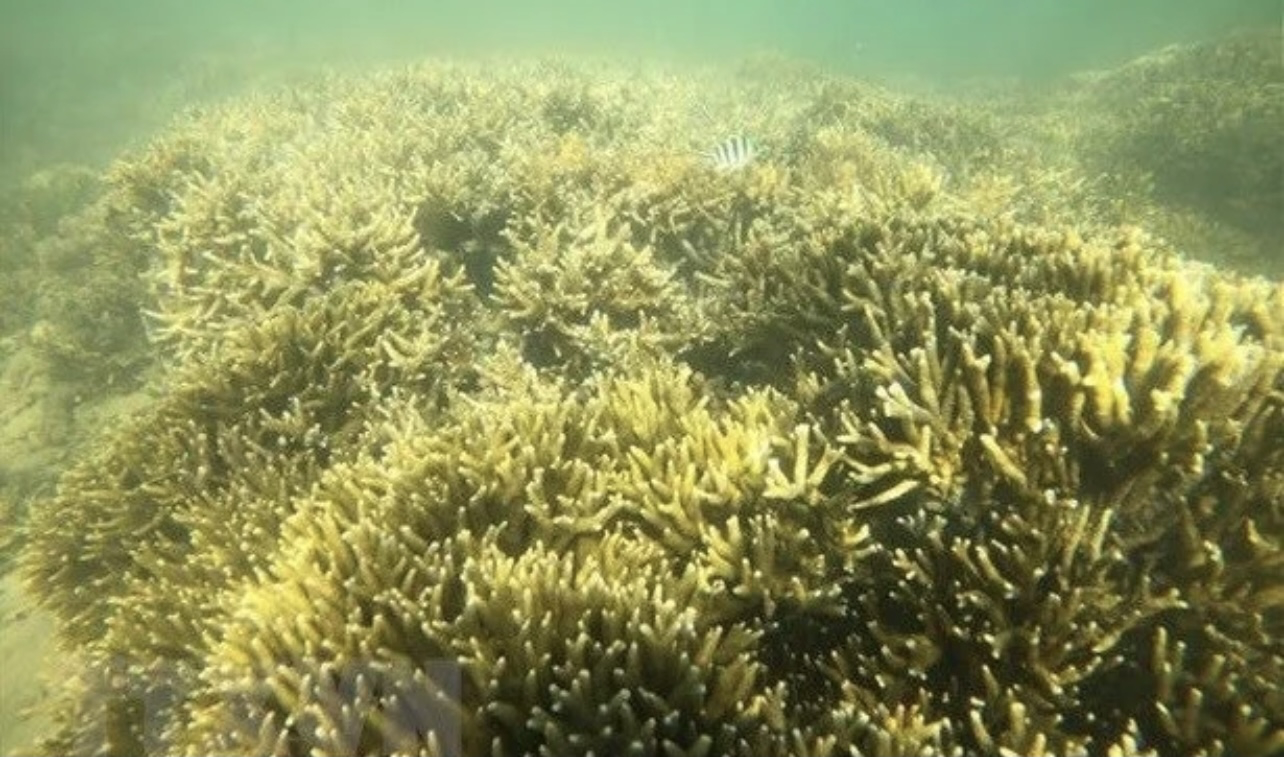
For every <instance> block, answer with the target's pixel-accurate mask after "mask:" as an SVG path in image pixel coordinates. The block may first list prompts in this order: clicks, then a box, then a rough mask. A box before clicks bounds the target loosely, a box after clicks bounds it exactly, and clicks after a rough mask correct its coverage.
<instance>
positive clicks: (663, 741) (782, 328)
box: [21, 63, 1284, 755]
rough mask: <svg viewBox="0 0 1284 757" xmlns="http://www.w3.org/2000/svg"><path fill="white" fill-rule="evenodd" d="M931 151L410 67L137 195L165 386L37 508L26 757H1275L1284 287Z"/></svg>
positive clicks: (219, 131)
mask: <svg viewBox="0 0 1284 757" xmlns="http://www.w3.org/2000/svg"><path fill="white" fill-rule="evenodd" d="M729 90H734V91H738V92H740V93H741V94H740V95H739V96H737V97H736V98H735V101H734V102H725V101H723V100H720V99H719V98H718V97H717V96H716V95H713V94H711V93H716V92H726V91H729ZM737 103H754V104H755V105H756V107H754V108H747V107H744V106H743V105H738V104H737ZM706 112H708V113H713V114H715V115H717V116H721V117H725V118H728V119H731V118H735V119H738V123H737V126H738V127H739V128H740V129H741V130H743V131H746V132H752V133H754V134H755V135H756V137H755V139H756V140H758V141H760V142H761V144H763V145H764V146H765V148H766V149H765V150H764V156H765V157H764V159H762V160H759V161H757V162H755V163H754V164H752V165H750V166H747V167H746V168H745V169H744V170H742V171H737V172H728V173H720V172H717V171H713V170H711V169H710V168H709V167H708V166H706V165H705V164H704V163H703V162H702V161H701V160H700V158H699V150H698V148H699V147H700V143H701V140H702V139H703V138H704V137H705V136H707V135H704V134H702V129H706V128H707V125H705V124H704V123H703V122H702V121H700V120H699V118H697V117H698V116H700V115H701V114H703V113H706ZM906 114H911V115H906ZM915 114H917V115H915ZM921 116H922V113H921V111H915V109H914V108H912V107H910V106H909V105H907V104H906V103H904V102H902V101H900V100H898V99H897V98H896V97H895V96H893V95H891V94H889V93H884V92H880V91H876V90H873V89H872V88H868V87H864V86H863V85H862V86H857V85H853V84H849V83H845V82H841V81H834V80H828V79H826V77H823V76H819V75H813V74H811V73H807V72H796V71H791V72H786V73H785V74H781V76H780V77H773V76H771V75H763V73H762V71H757V72H756V73H755V71H754V70H751V69H746V70H744V71H741V72H739V73H738V74H736V76H735V77H733V78H731V79H722V78H717V76H716V75H714V74H709V75H708V80H707V81H706V80H702V79H700V78H699V77H693V78H678V77H673V76H670V75H666V74H657V73H654V72H643V73H637V72H630V73H629V74H628V75H625V73H624V72H619V71H613V70H609V69H607V70H598V71H594V72H591V73H590V72H589V71H587V70H586V69H583V68H580V67H577V66H575V65H571V64H564V63H558V64H522V65H509V66H490V67H488V68H481V67H476V68H474V67H469V66H464V65H447V64H424V65H421V66H417V67H414V68H410V69H407V70H405V71H400V72H393V73H387V74H382V75H376V76H372V77H367V78H357V79H327V80H325V81H322V82H318V83H317V84H316V85H315V86H314V87H312V88H303V89H298V90H294V91H289V92H281V93H277V94H274V95H261V96H257V97H253V98H248V99H245V100H242V101H238V102H233V103H230V104H227V105H225V106H222V107H219V108H215V109H213V110H211V111H209V112H205V113H200V114H196V115H194V116H193V117H191V118H190V119H189V120H187V121H185V122H183V123H182V124H180V125H178V126H176V127H175V128H174V129H173V130H172V131H171V132H169V133H167V134H165V135H162V136H161V137H159V138H158V139H157V140H156V141H155V142H154V143H153V144H151V145H150V146H149V147H148V148H147V149H145V150H144V151H142V152H141V153H140V154H138V155H135V156H133V157H130V158H128V159H125V160H123V161H122V162H120V163H119V164H118V165H117V166H115V167H114V168H113V170H112V171H111V172H110V174H109V176H108V177H107V187H106V190H105V193H104V196H103V198H102V199H101V200H100V201H99V205H98V206H96V207H98V208H99V211H97V212H101V213H102V215H100V216H95V217H96V218H98V219H99V220H98V225H97V226H96V228H98V229H99V233H101V234H103V235H106V237H105V239H107V240H119V239H126V238H127V239H130V240H134V241H135V243H136V244H137V245H138V246H139V248H140V249H141V251H142V254H143V255H144V257H145V259H146V260H147V261H148V263H147V270H146V272H145V274H144V276H145V281H146V288H147V290H148V295H147V309H148V319H149V323H150V330H151V332H152V335H153V337H154V339H155V344H156V347H157V349H158V350H159V351H160V357H159V358H158V359H159V360H161V361H162V362H163V364H164V365H165V366H166V367H165V371H164V378H163V383H162V385H161V386H160V388H159V389H158V392H159V396H158V398H157V400H156V401H155V402H154V403H153V404H152V405H151V406H150V407H149V408H148V409H146V410H145V411H144V412H142V413H141V414H139V415H138V416H137V417H136V418H134V419H133V420H132V421H130V422H129V423H127V424H125V425H123V426H122V427H120V428H118V429H116V430H114V431H113V432H112V433H111V434H109V435H108V436H107V437H106V438H105V439H104V440H103V441H102V442H101V443H100V444H99V445H98V447H97V449H96V450H95V452H94V453H93V454H92V455H90V456H88V457H87V458H85V459H83V460H82V461H81V462H79V463H78V464H77V465H76V466H75V467H73V468H72V469H71V470H70V471H69V472H68V473H67V474H66V475H65V476H64V478H63V480H62V482H61V485H60V486H59V489H58V492H57V493H56V494H55V495H54V496H52V497H50V498H49V499H47V500H45V501H43V502H38V503H36V504H34V505H33V506H32V507H31V516H30V523H29V526H28V530H29V534H30V544H28V545H27V546H26V548H25V550H24V552H23V554H22V557H21V563H22V568H23V570H24V572H25V575H26V577H27V579H28V582H29V584H30V585H31V587H32V589H33V590H34V591H35V592H36V593H38V594H39V595H40V596H41V598H42V600H43V601H44V602H45V603H46V604H47V606H49V607H50V608H52V609H53V610H54V611H56V613H57V615H58V617H59V619H60V621H61V629H62V635H63V639H64V641H66V642H67V643H68V644H70V645H72V646H73V647H74V648H75V649H76V652H77V654H78V655H80V657H81V658H82V659H83V661H84V664H83V665H82V666H81V669H82V672H81V674H80V675H78V676H76V677H73V678H72V679H71V680H69V681H67V682H65V685H64V686H63V690H62V693H61V711H62V717H63V721H62V724H61V727H60V728H59V729H58V731H57V732H56V733H53V734H51V735H50V737H49V739H48V740H47V742H46V743H45V744H44V749H45V750H46V751H47V752H49V753H51V754H79V753H86V754H88V753H95V754H143V753H147V754H191V755H203V754H216V753H217V754H281V755H305V754H310V755H349V754H379V753H395V754H421V755H451V754H487V753H488V754H493V755H516V754H531V755H534V754H547V755H570V754H590V753H591V754H635V755H646V754H666V755H679V754H686V755H710V754H745V755H758V754H785V753H788V754H809V755H838V754H868V755H898V754H967V753H1003V754H1029V755H1033V754H1084V753H1087V754H1102V755H1105V754H1137V753H1143V752H1146V753H1156V754H1235V755H1247V754H1269V753H1278V752H1279V751H1280V750H1281V749H1284V698H1282V697H1281V695H1280V693H1279V692H1280V691H1281V690H1284V646H1282V644H1284V641H1282V640H1284V552H1282V551H1281V549H1282V547H1284V545H1282V544H1281V539H1282V538H1284V286H1282V285H1280V284H1278V283H1270V282H1267V281H1265V280H1261V279H1249V278H1243V277H1240V276H1236V275H1234V274H1231V273H1226V272H1221V271H1217V270H1215V269H1212V268H1209V267H1207V266H1204V265H1201V264H1198V263H1195V262H1192V261H1190V260H1187V259H1185V258H1182V257H1180V256H1179V255H1178V254H1176V253H1174V252H1173V251H1172V250H1171V249H1170V248H1169V247H1167V246H1166V245H1163V244H1161V243H1159V242H1158V241H1156V240H1155V239H1153V238H1152V237H1150V236H1148V235H1147V234H1146V233H1145V232H1144V231H1143V230H1141V229H1139V228H1136V227H1131V226H1118V225H1113V224H1111V223H1108V222H1107V219H1103V218H1092V219H1090V220H1085V221H1084V222H1082V223H1076V222H1075V219H1074V218H1073V217H1066V218H1061V219H1060V220H1059V221H1055V222H1054V221H1046V222H1044V221H1040V222H1037V223H1036V222H1032V221H1031V220H1030V218H1027V217H1022V216H1018V215H1014V214H1010V213H1002V212H991V209H990V208H989V207H988V206H986V205H985V203H983V202H981V200H980V199H978V198H979V197H980V194H979V191H980V190H978V189H977V187H978V185H977V184H976V183H975V182H972V180H971V179H970V178H969V179H967V180H966V181H964V180H960V179H958V178H957V177H955V178H951V171H950V170H949V169H948V166H949V165H950V161H951V160H957V159H958V155H957V153H954V154H950V153H949V148H941V146H940V145H934V146H930V147H934V148H936V149H945V150H946V153H945V154H934V153H932V152H931V149H929V146H926V145H909V144H905V143H901V144H896V143H895V142H896V140H895V138H894V137H895V134H896V133H898V132H897V131H896V129H895V124H896V123H897V119H898V118H900V119H902V120H901V122H900V123H902V124H903V125H904V126H905V128H910V127H911V126H912V125H913V123H914V121H913V119H914V118H919V117H921ZM906 119H908V120H906ZM871 124H877V125H878V128H871V126H870V125H871ZM984 124H985V119H984V118H978V119H977V120H975V121H974V122H970V123H967V124H965V126H967V128H969V129H973V130H974V131H975V134H974V135H973V136H972V137H968V136H967V135H966V134H964V135H962V136H960V135H959V133H958V132H957V131H951V132H949V135H952V136H949V135H947V136H948V137H949V138H948V139H946V141H947V142H950V143H955V142H957V143H960V144H961V143H964V142H966V143H967V144H966V145H965V146H963V147H959V148H958V149H959V150H975V149H981V148H979V147H977V145H976V144H974V143H973V142H974V141H975V140H982V141H984V140H985V139H989V138H990V137H987V136H986V135H985V131H984V128H983V126H984ZM942 128H944V127H942ZM971 133H972V132H968V134H971ZM929 136H930V135H929ZM986 149H989V148H986ZM951 155H953V157H951ZM1046 199H1048V206H1049V207H1051V206H1056V207H1058V208H1060V207H1065V206H1064V205H1057V203H1056V198H1055V197H1051V198H1046ZM1041 201H1042V200H1041V198H1040V197H1039V196H1031V197H1027V198H1025V199H1024V200H1023V202H1026V203H1029V204H1031V205H1032V206H1034V205H1039V204H1040V202H1041Z"/></svg>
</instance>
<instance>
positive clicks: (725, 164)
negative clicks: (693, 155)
mask: <svg viewBox="0 0 1284 757" xmlns="http://www.w3.org/2000/svg"><path fill="white" fill-rule="evenodd" d="M704 156H705V159H706V160H708V161H709V165H711V166H713V167H714V168H716V169H717V170H719V171H739V170H740V169H742V168H744V167H745V166H747V165H749V164H750V163H752V162H753V161H754V158H756V157H757V156H758V147H757V146H756V145H754V143H753V140H752V139H749V138H748V137H742V136H735V137H730V138H729V139H726V140H723V141H722V142H719V143H718V144H717V145H715V146H714V148H713V149H712V150H710V151H708V152H706V153H705V154H704Z"/></svg>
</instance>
